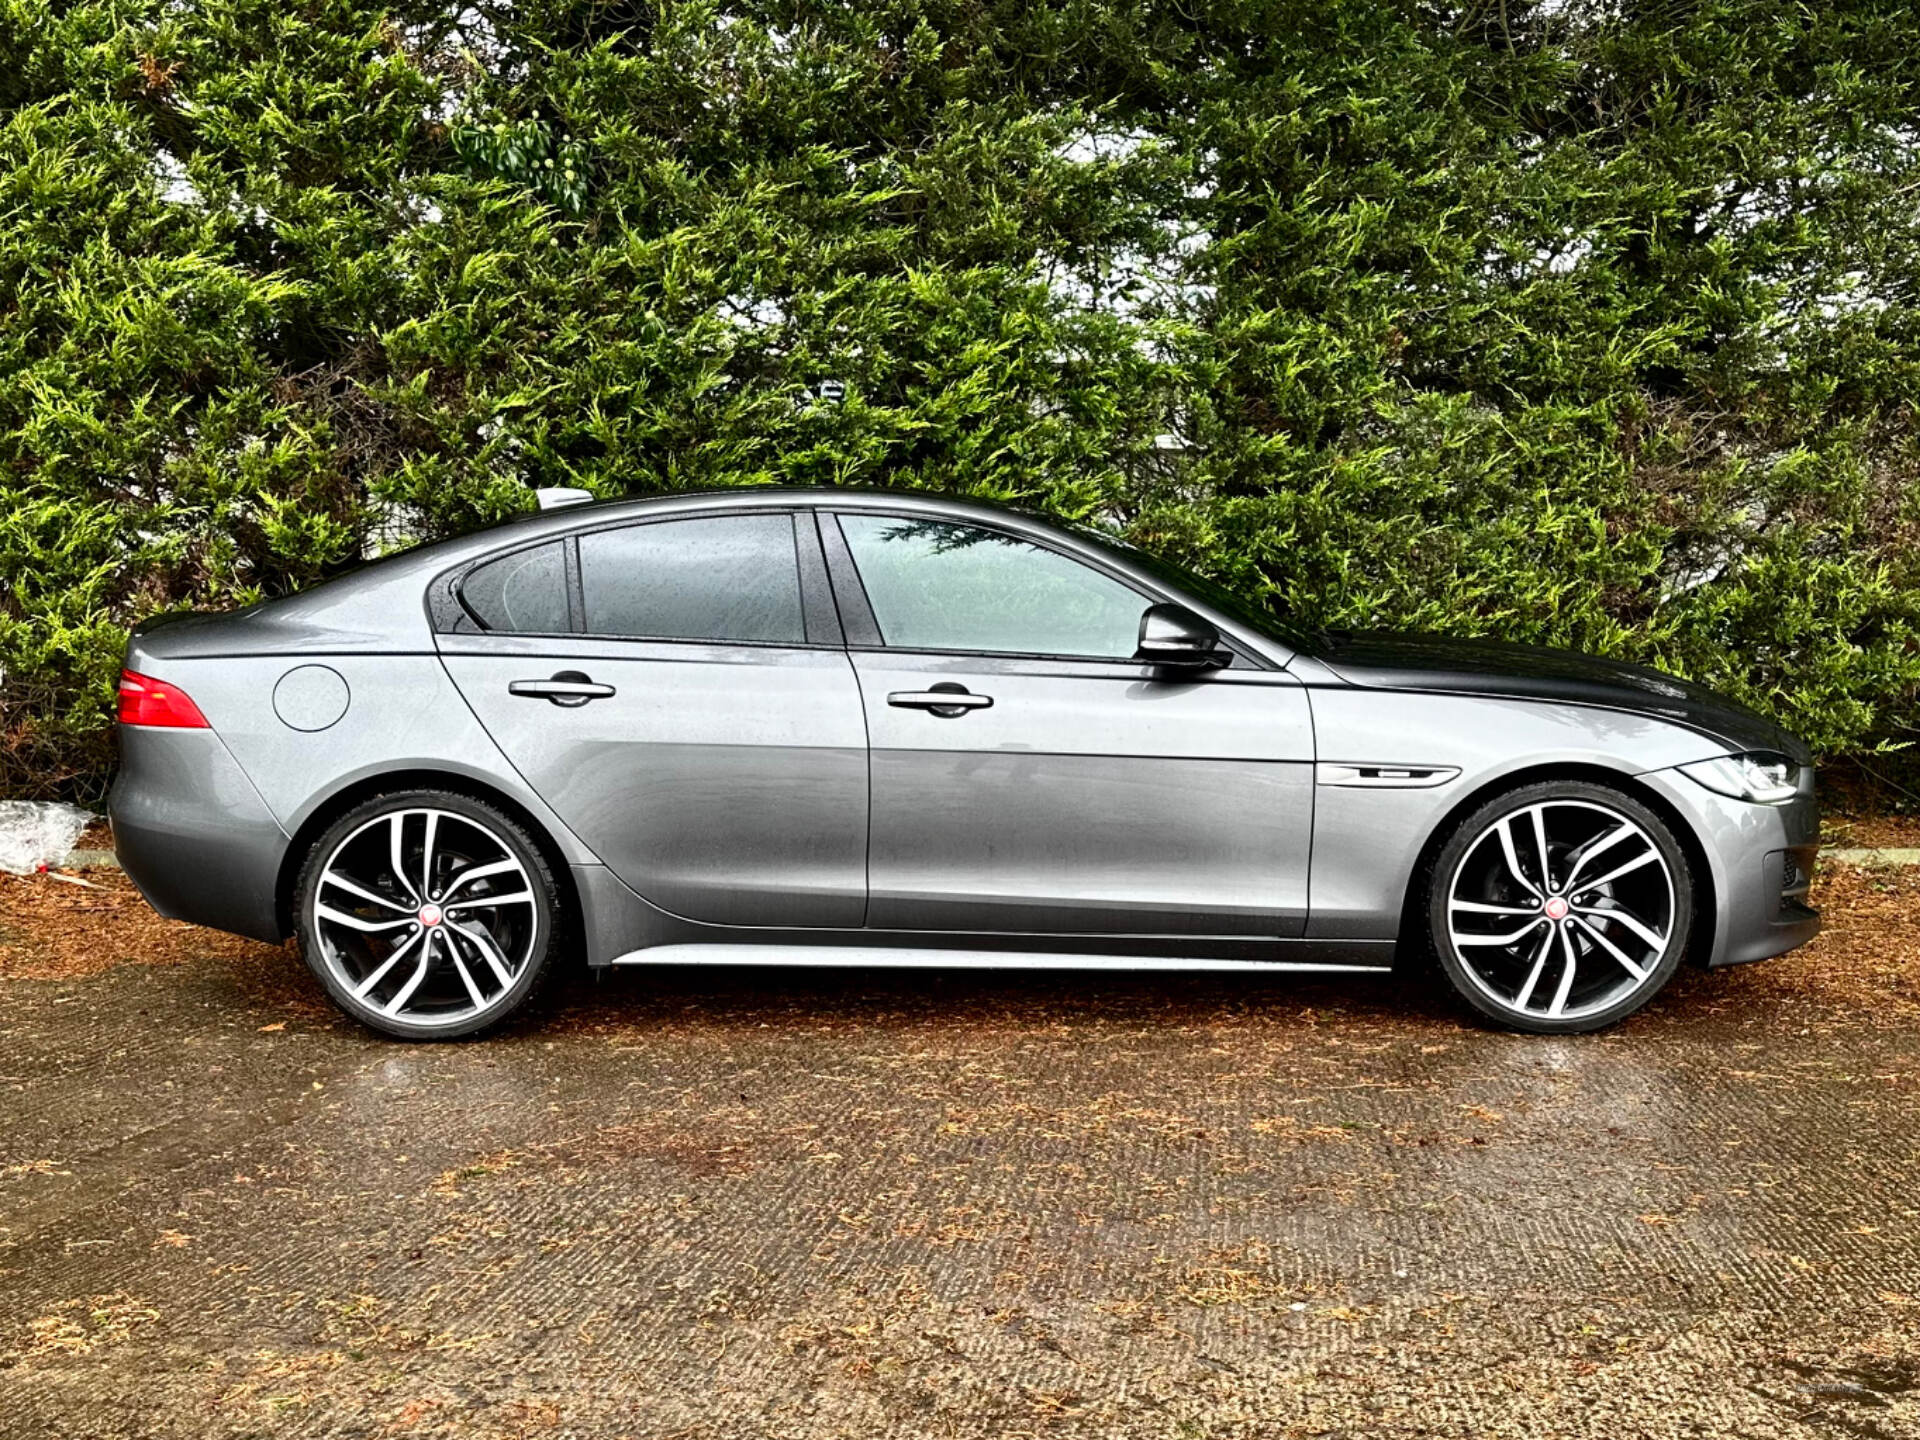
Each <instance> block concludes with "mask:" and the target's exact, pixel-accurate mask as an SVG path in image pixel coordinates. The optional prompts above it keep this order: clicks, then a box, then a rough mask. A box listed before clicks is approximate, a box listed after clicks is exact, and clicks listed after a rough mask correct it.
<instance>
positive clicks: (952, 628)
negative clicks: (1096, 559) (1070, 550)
mask: <svg viewBox="0 0 1920 1440" xmlns="http://www.w3.org/2000/svg"><path fill="white" fill-rule="evenodd" d="M840 529H841V533H843V534H844V535H845V536H846V537H847V548H848V549H849V550H850V551H852V552H853V561H854V564H855V566H857V567H858V569H859V571H860V580H861V583H862V584H864V585H865V586H866V591H867V600H868V602H869V603H870V604H871V605H872V606H873V615H874V619H875V621H876V622H877V623H878V624H879V626H880V635H881V638H882V640H883V641H884V643H885V644H887V645H889V646H891V647H893V648H895V649H902V650H966V651H973V652H983V653H987V654H1005V655H1080V656H1090V657H1093V658H1097V659H1114V660H1124V659H1130V658H1132V656H1133V653H1134V651H1135V650H1136V649H1137V648H1138V646H1139V642H1140V614H1141V612H1142V611H1143V610H1145V609H1146V607H1147V604H1148V601H1147V598H1146V597H1145V596H1143V595H1141V594H1140V593H1139V592H1138V591H1136V590H1134V589H1133V588H1132V587H1131V586H1127V585H1123V584H1121V583H1120V582H1119V581H1118V580H1114V579H1111V578H1109V577H1108V576H1106V575H1103V574H1101V573H1100V572H1099V571H1098V570H1093V569H1089V568H1088V567H1087V566H1085V565H1083V564H1081V563H1080V562H1079V561H1077V560H1072V559H1069V558H1068V557H1066V556H1065V555H1061V554H1058V553H1056V552H1055V551H1052V550H1048V549H1046V548H1045V547H1044V546H1040V545H1035V544H1033V543H1032V542H1031V541H1027V540H1022V539H1020V538H1019V537H1017V536H1013V535H1005V534H1002V533H1001V532H999V531H997V530H988V529H984V528H982V527H980V526H977V525H957V524H954V523H953V522H951V521H947V520H923V519H912V518H906V517H902V516H895V515H854V514H848V515H842V516H841V517H840Z"/></svg>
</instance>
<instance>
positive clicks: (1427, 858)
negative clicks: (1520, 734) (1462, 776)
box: [1400, 763, 1719, 965]
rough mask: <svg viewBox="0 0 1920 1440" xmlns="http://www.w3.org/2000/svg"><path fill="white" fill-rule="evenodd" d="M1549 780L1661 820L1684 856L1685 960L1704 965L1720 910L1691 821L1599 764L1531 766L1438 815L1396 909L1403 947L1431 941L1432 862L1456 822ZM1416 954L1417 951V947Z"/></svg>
mask: <svg viewBox="0 0 1920 1440" xmlns="http://www.w3.org/2000/svg"><path fill="white" fill-rule="evenodd" d="M1552 780H1582V781H1585V782H1586V783H1588V784H1590V785H1604V786H1606V787H1607V788H1608V789H1612V790H1618V791H1620V792H1621V793H1622V794H1624V795H1630V796H1632V797H1633V798H1634V799H1635V800H1638V801H1639V802H1640V803H1641V804H1642V805H1645V806H1646V807H1647V808H1648V809H1649V810H1651V811H1653V813H1654V814H1656V815H1658V816H1659V817H1660V818H1661V820H1663V821H1664V822H1666V826H1667V828H1668V829H1669V830H1671V831H1672V832H1673V835H1674V838H1675V839H1676V840H1678V841H1679V842H1680V849H1681V851H1682V852H1683V853H1684V854H1685V856H1686V860H1687V871H1688V878H1689V879H1690V880H1691V882H1692V886H1693V933H1692V934H1691V935H1690V936H1689V937H1688V940H1687V957H1688V960H1689V961H1690V962H1691V963H1693V964H1695V965H1705V964H1706V957H1707V956H1709V955H1711V954H1712V953H1713V942H1714V931H1715V927H1716V925H1717V924H1718V914H1719V911H1718V908H1717V904H1716V901H1717V897H1716V895H1715V892H1714V880H1713V866H1712V863H1711V861H1710V860H1709V858H1708V855H1707V850H1706V846H1705V845H1704V844H1703V843H1702V842H1701V839H1700V836H1699V833H1698V832H1697V831H1696V830H1695V828H1694V826H1693V822H1692V821H1690V820H1688V819H1687V817H1686V816H1685V815H1683V814H1682V813H1681V812H1680V810H1679V809H1678V808H1676V807H1675V806H1674V804H1673V802H1672V801H1670V800H1668V799H1667V797H1666V796H1664V795H1662V794H1661V793H1660V792H1659V791H1658V790H1655V789H1654V788H1653V787H1652V786H1650V785H1647V784H1645V783H1643V782H1642V781H1641V780H1639V779H1638V778H1637V777H1636V776H1634V775H1632V774H1630V773H1628V772H1626V771H1622V770H1610V769H1608V768H1607V767H1606V766H1604V765H1582V764H1577V763H1564V764H1547V765H1535V766H1529V767H1526V768H1524V769H1520V770H1510V771H1507V772H1506V773H1504V774H1501V775H1497V776H1495V777H1494V778H1492V779H1490V780H1487V781H1485V782H1484V783H1483V784H1481V785H1479V786H1478V787H1476V788H1475V789H1473V790H1471V791H1469V792H1468V793H1467V794H1465V795H1463V796H1462V797H1461V798H1460V799H1459V800H1458V801H1457V802H1455V804H1454V805H1453V806H1452V807H1451V808H1449V809H1448V810H1447V812H1446V814H1444V815H1442V816H1441V817H1440V819H1439V821H1438V822H1437V823H1436V824H1435V825H1434V827H1433V829H1432V830H1431V831H1429V832H1428V835H1427V838H1426V840H1425V841H1424V842H1423V843H1422V844H1421V846H1420V851H1419V854H1418V855H1417V857H1416V858H1415V860H1414V864H1413V869H1412V871H1411V872H1410V873H1409V875H1408V877H1407V890H1406V894H1405V896H1404V897H1403V898H1402V900H1401V907H1400V937H1401V945H1402V947H1403V949H1404V948H1405V947H1407V946H1408V945H1412V946H1414V947H1423V946H1425V945H1426V944H1428V943H1429V942H1430V938H1431V937H1430V936H1429V935H1428V933H1427V921H1426V911H1427V897H1428V892H1429V889H1430V887H1431V886H1432V883H1433V866H1434V861H1435V860H1436V859H1437V858H1438V857H1439V854H1440V850H1441V847H1442V846H1444V845H1445V844H1446V843H1447V840H1448V839H1449V837H1451V836H1452V834H1453V833H1454V831H1455V830H1457V829H1458V828H1459V827H1460V822H1461V821H1462V820H1464V819H1466V817H1467V816H1468V815H1470V814H1471V813H1472V812H1473V811H1475V810H1477V809H1478V808H1479V807H1480V806H1482V805H1484V804H1486V802H1487V801H1489V800H1491V799H1493V798H1494V797H1495V796H1497V795H1501V794H1504V793H1505V792H1507V791H1509V790H1518V789H1520V788H1521V787H1522V786H1526V785H1538V784H1540V783H1542V782H1543V781H1552ZM1415 953H1420V951H1419V950H1418V949H1417V948H1416V951H1415Z"/></svg>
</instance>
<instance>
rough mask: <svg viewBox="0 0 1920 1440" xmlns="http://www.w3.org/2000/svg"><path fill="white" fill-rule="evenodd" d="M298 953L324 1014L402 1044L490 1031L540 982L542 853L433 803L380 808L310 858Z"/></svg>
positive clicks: (475, 815)
mask: <svg viewBox="0 0 1920 1440" xmlns="http://www.w3.org/2000/svg"><path fill="white" fill-rule="evenodd" d="M295 906H296V914H297V916H298V918H299V934H300V952H301V954H302V955H303V956H304V957H305V959H306V962H307V964H308V966H309V967H311V968H312V970H313V973H314V974H315V975H316V976H318V977H319V980H320V983H321V984H322V985H324V986H325V987H326V989H327V993H328V994H329V995H331V996H332V997H333V1000H334V1002H335V1003H336V1004H338V1005H339V1006H340V1008H341V1009H342V1010H345V1011H346V1012H347V1013H348V1014H349V1015H351V1016H353V1017H354V1018H355V1019H356V1020H359V1021H361V1022H362V1023H364V1024H366V1025H370V1026H372V1027H373V1028H374V1029H376V1030H379V1031H381V1032H383V1033H385V1034H387V1035H392V1036H395V1037H397V1038H400V1039H405V1040H436V1039H449V1038H452V1037H453V1036H456V1035H471V1034H473V1033H475V1032H476V1031H479V1030H484V1029H487V1028H490V1027H491V1026H494V1025H497V1024H499V1023H500V1022H501V1021H502V1020H504V1019H506V1017H507V1016H509V1015H511V1014H512V1013H513V1012H514V1011H515V1010H518V1009H519V1008H520V1007H521V1006H522V1005H524V1004H525V1003H526V1002H527V1000H528V998H529V997H530V996H531V995H532V994H533V992H534V990H535V989H536V988H537V986H538V985H539V982H540V978H541V975H542V974H543V972H544V971H545V970H546V968H547V965H548V961H549V958H550V952H551V951H552V950H553V948H554V937H555V935H556V934H557V933H558V931H559V928H560V925H559V922H560V913H561V912H560V906H559V892H558V887H557V886H556V885H555V883H554V877H553V872H552V868H551V867H550V866H549V865H548V863H547V861H546V859H545V857H544V856H543V855H542V854H541V852H540V848H539V847H538V846H537V845H536V844H535V843H534V841H533V838H532V837H531V836H529V835H528V834H527V833H526V831H525V829H523V828H522V827H521V826H520V825H519V824H518V823H517V822H516V821H514V820H513V819H512V818H511V817H509V816H507V815H505V814H503V813H502V812H501V811H500V810H498V809H496V808H495V807H494V806H492V805H488V804H486V803H484V802H482V801H479V800H475V799H472V798H470V797H468V796H465V795H460V794H455V793H453V792H451V791H443V790H409V791H404V792H397V793H394V794H391V795H381V796H377V797H376V798H374V799H372V800H369V801H367V802H366V803H364V804H362V805H360V806H358V807H356V808H355V809H353V810H351V811H349V812H348V813H347V814H345V815H343V816H341V817H340V818H339V819H338V820H337V821H335V822H334V823H333V824H332V825H331V826H329V827H328V828H327V830H326V831H325V833H323V834H322V835H321V836H320V837H319V839H318V840H316V841H315V842H314V845H313V847H312V849H311V850H310V851H309V852H308V854H307V858H306V862H305V865H304V867H303V869H302V871H301V876H300V884H299V889H298V891H297V892H296V896H295Z"/></svg>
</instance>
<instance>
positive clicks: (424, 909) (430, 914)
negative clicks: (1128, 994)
mask: <svg viewBox="0 0 1920 1440" xmlns="http://www.w3.org/2000/svg"><path fill="white" fill-rule="evenodd" d="M1560 908H1561V909H1562V910H1564V909H1566V908H1567V907H1566V906H1564V905H1562V906H1561V907H1560ZM440 918H441V917H440V907H439V906H438V905H422V906H421V907H420V923H421V924H422V925H438V924H439V923H440Z"/></svg>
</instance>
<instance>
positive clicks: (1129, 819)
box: [822, 511, 1313, 937]
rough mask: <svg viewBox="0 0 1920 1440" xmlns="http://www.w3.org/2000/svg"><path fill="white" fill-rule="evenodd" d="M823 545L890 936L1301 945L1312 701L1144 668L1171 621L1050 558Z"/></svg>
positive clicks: (872, 519)
mask: <svg viewBox="0 0 1920 1440" xmlns="http://www.w3.org/2000/svg"><path fill="white" fill-rule="evenodd" d="M822 521H823V535H824V537H825V540H826V545H827V550H828V555H829V559H830V562H831V563H832V565H833V567H834V580H835V585H836V593H838V594H839V595H840V598H841V608H842V615H843V618H844V619H845V621H846V626H847V632H848V638H849V640H850V641H851V642H852V647H851V648H852V655H853V663H854V666H855V669H856V670H857V672H858V674H859V677H860V686H861V691H862V694H863V697H864V703H865V706H866V715H867V728H868V732H869V735H870V737H871V745H872V768H873V775H872V829H871V837H872V838H871V843H870V860H869V882H868V883H869V900H868V924H869V925H871V926H874V927H877V928H887V929H903V930H952V931H973V932H998V933H1002V934H1007V933H1051V934H1062V933H1071V934H1086V935H1106V934H1120V935H1151V934H1165V935H1224V936H1271V937H1284V936H1292V935H1298V934H1300V933H1301V931H1302V929H1303V928H1304V923H1305V917H1306V907H1307V857H1308V847H1309V843H1310V837H1311V832H1312V822H1313V814H1312V805H1313V763H1312V762H1313V731H1312V720H1311V716H1310V713H1309V711H1308V706H1307V701H1306V698H1305V694H1304V692H1303V691H1302V689H1301V687H1300V686H1299V685H1298V684H1297V683H1296V682H1295V681H1294V680H1293V679H1292V678H1291V677H1289V676H1288V675H1286V674H1285V673H1284V672H1283V671H1278V670H1270V669H1263V668H1257V667H1256V666H1254V665H1253V664H1251V663H1249V662H1248V661H1246V660H1245V659H1244V657H1243V658H1242V659H1241V660H1240V661H1237V662H1236V663H1235V664H1234V665H1231V666H1229V667H1228V668H1226V669H1224V670H1209V671H1206V672H1203V673H1201V674H1199V675H1196V674H1194V673H1193V672H1186V673H1184V674H1176V673H1174V672H1171V671H1168V670H1166V669H1163V668H1157V667H1153V666H1149V665H1145V664H1142V663H1140V662H1138V661H1136V660H1134V659H1133V658H1132V657H1133V653H1134V649H1135V646H1136V644H1137V641H1138V635H1139V626H1140V616H1141V612H1142V611H1143V610H1144V609H1145V608H1146V606H1147V605H1148V604H1150V603H1152V602H1153V601H1155V600H1160V599H1164V598H1168V597H1166V596H1162V595H1150V594H1147V593H1145V592H1144V591H1142V590H1140V589H1138V588H1136V587H1135V586H1134V585H1133V584H1132V583H1131V582H1130V581H1128V580H1126V579H1124V578H1122V577H1119V576H1118V575H1116V574H1114V573H1110V572H1108V571H1106V570H1104V569H1101V568H1098V567H1095V566H1093V565H1090V564H1087V563H1085V562H1084V561H1083V560H1082V559H1081V558H1079V557H1076V556H1073V555H1070V554H1066V553H1064V552H1062V551H1059V550H1055V549H1052V548H1049V547H1047V546H1045V545H1043V544H1040V543H1037V542H1036V541H1034V540H1033V539H1031V538H1024V537H1022V536H1020V535H1018V534H1015V533H1011V532H1009V531H1002V530H999V529H996V528H994V527H993V526H991V525H988V524H973V523H966V524H961V523H954V522H951V521H948V520H945V519H934V518H929V517H928V516H926V515H924V514H920V515H888V514H882V513H876V512H854V511H847V512H844V513H842V514H840V515H839V516H838V517H837V519H836V517H834V516H830V515H828V516H822ZM1173 598H1178V597H1173Z"/></svg>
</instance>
